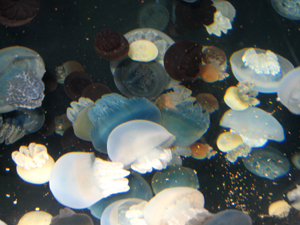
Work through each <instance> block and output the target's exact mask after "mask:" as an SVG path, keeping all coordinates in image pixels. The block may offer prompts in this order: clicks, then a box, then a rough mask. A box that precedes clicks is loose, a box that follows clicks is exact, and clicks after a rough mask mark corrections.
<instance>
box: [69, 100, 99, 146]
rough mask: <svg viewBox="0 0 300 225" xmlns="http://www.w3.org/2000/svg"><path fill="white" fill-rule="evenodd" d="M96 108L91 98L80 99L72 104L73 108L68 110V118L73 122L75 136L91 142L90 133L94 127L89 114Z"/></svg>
mask: <svg viewBox="0 0 300 225" xmlns="http://www.w3.org/2000/svg"><path fill="white" fill-rule="evenodd" d="M94 106H95V103H94V102H93V101H92V100H90V99H89V98H79V100H78V102H76V101H73V102H71V107H68V108H67V117H68V119H69V120H70V121H71V122H72V125H73V130H74V134H75V135H76V136H77V137H78V138H80V139H82V140H85V141H91V137H90V132H91V130H92V129H93V127H94V125H93V124H92V122H91V121H90V120H89V118H88V115H87V113H88V110H89V109H90V108H91V107H94Z"/></svg>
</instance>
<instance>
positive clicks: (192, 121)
mask: <svg viewBox="0 0 300 225" xmlns="http://www.w3.org/2000/svg"><path fill="white" fill-rule="evenodd" d="M209 124H210V119H209V113H208V112H205V113H203V112H202V108H201V105H200V104H198V103H196V104H195V105H194V104H193V102H191V101H183V102H182V103H180V104H177V105H176V107H175V108H166V107H164V108H163V111H162V125H163V126H164V127H165V128H166V129H167V130H168V131H169V132H170V133H172V134H174V135H175V136H176V142H175V143H174V144H175V145H178V146H190V145H191V144H193V143H195V142H196V141H197V140H198V139H200V138H201V137H202V135H203V134H204V133H205V132H206V131H207V129H208V127H209Z"/></svg>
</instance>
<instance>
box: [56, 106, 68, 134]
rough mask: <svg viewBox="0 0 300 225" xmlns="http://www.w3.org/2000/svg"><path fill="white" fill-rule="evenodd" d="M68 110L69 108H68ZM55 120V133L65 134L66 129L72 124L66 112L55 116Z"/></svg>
mask: <svg viewBox="0 0 300 225" xmlns="http://www.w3.org/2000/svg"><path fill="white" fill-rule="evenodd" d="M67 110H68V109H67ZM54 122H55V133H57V134H58V135H60V136H63V135H64V133H65V131H66V130H67V129H68V128H69V127H70V126H72V123H71V122H70V120H69V119H68V117H67V115H66V114H62V115H60V116H56V117H55V118H54Z"/></svg>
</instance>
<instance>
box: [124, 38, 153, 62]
mask: <svg viewBox="0 0 300 225" xmlns="http://www.w3.org/2000/svg"><path fill="white" fill-rule="evenodd" d="M128 56H129V57H130V58H131V59H132V60H133V61H138V62H150V61H153V60H155V59H156V57H157V56H158V49H157V47H156V45H155V44H154V43H153V42H152V41H148V40H137V41H134V42H132V43H131V44H130V45H129V52H128Z"/></svg>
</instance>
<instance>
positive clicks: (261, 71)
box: [230, 48, 294, 93]
mask: <svg viewBox="0 0 300 225" xmlns="http://www.w3.org/2000/svg"><path fill="white" fill-rule="evenodd" d="M230 64H231V69H232V72H233V74H234V76H235V77H236V79H237V80H238V81H240V82H241V81H244V80H247V81H249V82H251V83H253V84H254V87H253V88H254V89H255V90H257V91H259V92H262V93H275V92H277V89H278V86H279V84H280V82H281V80H282V78H283V77H284V76H285V75H286V74H287V73H288V72H289V71H290V70H292V69H294V66H293V65H292V64H291V63H290V62H289V61H288V60H287V59H285V58H283V57H282V56H280V55H277V54H275V53H273V52H272V51H270V50H263V49H259V48H244V49H242V50H239V51H237V52H234V53H233V54H232V56H231V57H230Z"/></svg>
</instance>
